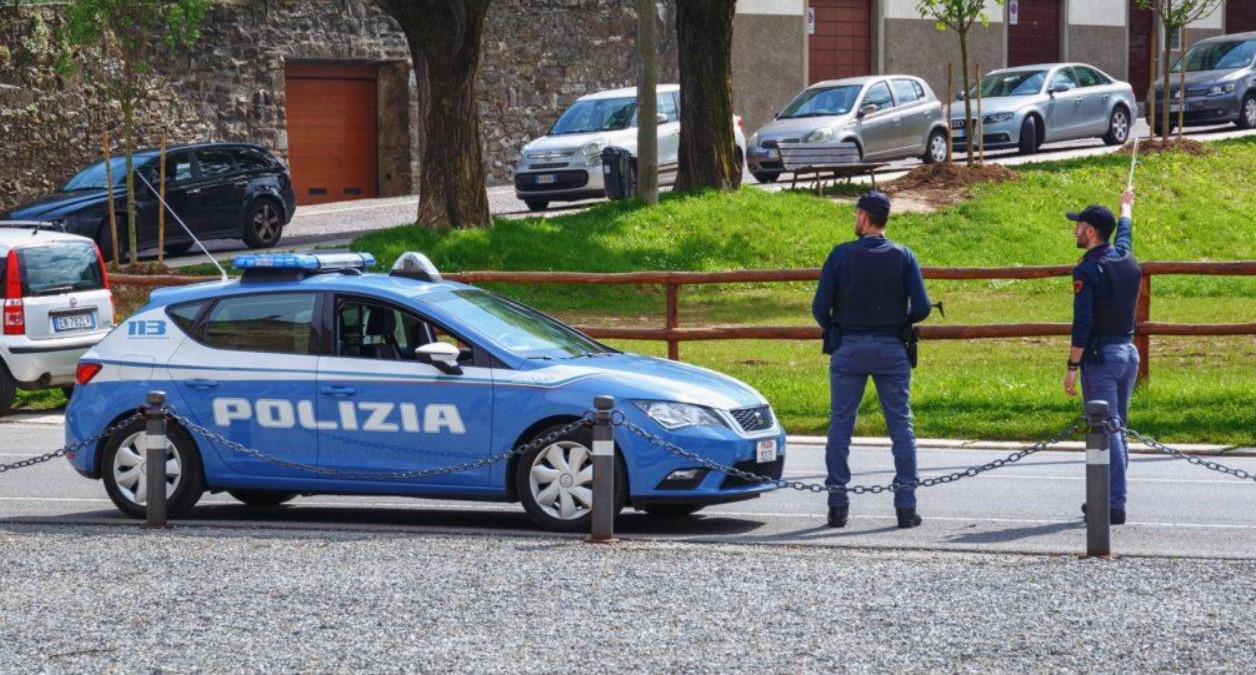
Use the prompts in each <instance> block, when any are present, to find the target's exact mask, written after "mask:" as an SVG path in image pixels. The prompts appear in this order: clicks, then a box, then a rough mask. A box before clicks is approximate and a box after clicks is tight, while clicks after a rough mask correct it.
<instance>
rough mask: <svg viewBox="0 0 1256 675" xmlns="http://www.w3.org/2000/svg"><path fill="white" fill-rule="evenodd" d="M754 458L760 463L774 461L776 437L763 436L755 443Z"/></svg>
mask: <svg viewBox="0 0 1256 675" xmlns="http://www.w3.org/2000/svg"><path fill="white" fill-rule="evenodd" d="M754 459H755V461H756V462H758V463H760V464H767V463H768V462H775V461H776V439H775V438H765V439H763V440H761V441H759V442H758V443H757V444H756V445H755V449H754Z"/></svg>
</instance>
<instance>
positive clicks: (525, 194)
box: [515, 84, 746, 211]
mask: <svg viewBox="0 0 1256 675" xmlns="http://www.w3.org/2000/svg"><path fill="white" fill-rule="evenodd" d="M657 92H658V109H657V110H658V120H659V125H658V134H659V145H658V162H659V185H671V184H672V183H673V182H674V181H675V179H676V167H677V165H678V164H679V161H680V104H681V99H680V85H677V84H660V85H659V86H658V89H657ZM741 124H742V123H741V118H740V117H739V116H736V115H734V116H733V136H734V142H735V143H736V144H737V160H736V161H737V166H738V167H739V170H741V168H740V167H744V166H745V157H746V136H745V134H744V133H742V130H741ZM609 146H616V147H620V148H624V149H626V150H628V151H629V152H630V153H632V154H633V155H634V156H635V155H636V154H637V89H636V87H628V88H625V89H614V90H611V91H602V92H598V93H596V94H589V95H587V96H581V97H580V98H578V99H576V102H575V103H573V104H571V107H570V108H567V109H566V110H565V111H563V114H562V115H561V116H559V118H558V121H557V122H555V123H554V126H553V127H552V128H551V129H550V131H549V133H548V134H547V135H545V136H542V137H540V138H537V139H534V140H532V141H530V142H529V143H528V144H527V145H525V146H523V151H522V152H520V153H519V163H518V165H517V166H516V167H515V197H517V198H518V199H521V200H523V201H524V202H525V203H526V204H527V205H528V208H529V209H531V210H533V211H543V210H545V209H546V208H547V207H548V206H549V204H550V202H572V201H577V200H580V199H595V198H598V197H604V196H605V195H606V189H605V183H604V182H603V180H602V150H603V149H605V148H607V147H609Z"/></svg>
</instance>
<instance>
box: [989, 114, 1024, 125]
mask: <svg viewBox="0 0 1256 675" xmlns="http://www.w3.org/2000/svg"><path fill="white" fill-rule="evenodd" d="M1015 116H1016V114H1015V113H1010V112H998V113H992V114H989V115H986V116H985V117H983V118H982V121H983V122H984V123H985V124H998V123H999V122H1006V121H1008V120H1010V119H1012V118H1013V117H1015Z"/></svg>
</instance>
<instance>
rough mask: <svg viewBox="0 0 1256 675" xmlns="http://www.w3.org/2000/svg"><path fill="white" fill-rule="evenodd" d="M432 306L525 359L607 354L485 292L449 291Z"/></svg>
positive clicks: (546, 319) (586, 340) (565, 329)
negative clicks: (473, 327) (472, 327)
mask: <svg viewBox="0 0 1256 675" xmlns="http://www.w3.org/2000/svg"><path fill="white" fill-rule="evenodd" d="M432 304H434V305H435V306H437V307H439V308H440V309H441V310H442V311H445V312H448V313H449V314H450V315H452V316H456V317H458V318H459V319H461V320H462V321H465V322H466V323H467V324H468V325H471V326H475V328H476V330H478V331H479V332H480V333H481V334H482V335H484V336H485V337H487V338H488V339H490V340H492V341H493V343H494V344H496V345H498V346H500V347H502V348H503V349H506V350H508V351H510V352H511V353H512V354H517V355H519V356H522V357H525V358H529V359H569V358H575V357H581V356H590V355H593V354H602V353H606V352H608V351H609V350H608V349H607V348H606V347H603V346H602V345H599V344H598V343H596V342H594V341H592V340H590V339H589V338H587V337H585V336H583V335H581V334H580V333H577V332H576V331H574V330H572V329H571V328H568V327H567V326H565V325H563V324H561V323H559V322H557V321H555V320H553V319H551V318H549V317H547V316H545V315H543V314H541V313H539V312H536V311H534V310H532V309H529V308H527V307H524V306H523V305H520V304H518V303H515V302H512V301H510V300H507V299H505V298H503V297H500V296H498V295H494V294H492V293H488V292H486V291H482V290H478V289H464V290H457V291H451V292H450V293H448V294H446V295H444V296H442V297H440V298H439V299H435V300H433V301H432Z"/></svg>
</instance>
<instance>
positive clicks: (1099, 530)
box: [1086, 401, 1112, 558]
mask: <svg viewBox="0 0 1256 675" xmlns="http://www.w3.org/2000/svg"><path fill="white" fill-rule="evenodd" d="M1086 424H1087V426H1088V429H1087V431H1086V557H1087V558H1094V557H1100V558H1106V557H1108V556H1109V555H1111V554H1112V545H1111V542H1110V539H1109V534H1110V532H1109V530H1110V529H1111V525H1112V523H1111V522H1110V521H1111V514H1110V513H1109V512H1108V499H1109V490H1110V487H1109V486H1110V483H1109V482H1108V480H1109V473H1110V472H1111V466H1110V461H1111V460H1110V453H1109V452H1108V448H1109V443H1110V439H1109V438H1108V402H1107V401H1087V402H1086Z"/></svg>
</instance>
